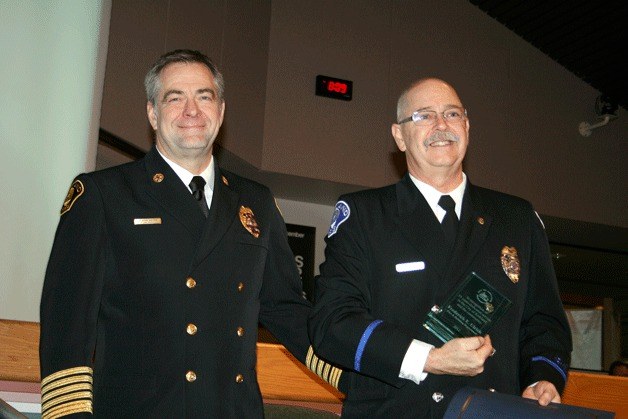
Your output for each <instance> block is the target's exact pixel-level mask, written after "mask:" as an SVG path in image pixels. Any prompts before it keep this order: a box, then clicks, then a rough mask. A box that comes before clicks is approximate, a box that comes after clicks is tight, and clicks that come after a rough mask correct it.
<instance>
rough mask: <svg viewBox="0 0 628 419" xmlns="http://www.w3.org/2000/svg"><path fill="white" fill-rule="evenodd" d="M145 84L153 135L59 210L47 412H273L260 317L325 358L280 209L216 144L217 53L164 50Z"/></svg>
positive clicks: (295, 347) (302, 353)
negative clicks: (227, 164) (220, 156)
mask: <svg viewBox="0 0 628 419" xmlns="http://www.w3.org/2000/svg"><path fill="white" fill-rule="evenodd" d="M145 87H146V95H147V99H148V101H147V105H146V106H147V114H148V119H149V121H150V124H151V126H152V127H153V129H154V130H155V146H154V147H153V148H152V149H151V150H150V151H149V152H148V154H147V155H146V156H145V157H144V158H142V159H140V160H138V161H136V162H132V163H129V164H125V165H122V166H118V167H114V168H110V169H106V170H102V171H98V172H94V173H88V174H82V175H80V176H78V177H77V178H76V179H75V180H74V182H73V184H72V186H71V188H70V191H69V192H68V195H67V197H66V199H65V201H64V203H63V207H62V209H61V219H60V221H59V226H58V229H57V233H56V237H55V242H54V246H53V249H52V253H51V255H50V260H49V263H48V269H47V271H46V278H45V283H44V289H43V294H42V300H41V313H40V314H41V339H40V358H41V376H42V378H43V380H42V415H43V417H44V418H56V417H61V416H66V415H73V416H89V415H91V414H93V415H94V416H96V417H101V418H144V417H145V418H262V417H263V405H262V399H261V393H260V390H259V387H258V384H257V377H256V372H255V366H256V342H257V327H258V322H260V323H262V324H263V325H264V326H265V327H266V328H267V329H268V330H270V332H272V333H273V335H274V336H275V337H276V338H277V339H279V340H280V341H281V342H282V343H283V344H284V345H285V346H286V347H287V348H288V349H289V350H290V351H291V352H292V353H293V354H294V355H295V356H296V357H297V358H298V359H299V360H301V361H302V362H305V360H306V356H307V359H308V360H309V361H311V362H314V363H315V364H316V365H317V366H324V365H325V364H324V363H323V362H322V361H320V360H318V358H316V357H315V356H313V355H312V352H311V350H310V347H309V340H308V336H307V317H308V314H309V312H310V308H311V307H310V304H309V302H308V301H307V300H305V299H304V298H303V297H302V285H301V280H300V277H299V274H298V271H297V267H296V264H295V262H294V257H293V254H292V252H291V250H290V247H289V246H288V241H287V234H286V227H285V224H284V221H283V219H282V217H281V215H280V213H279V210H278V209H277V207H276V205H275V202H274V199H273V196H272V195H271V193H270V191H269V190H268V189H267V188H266V187H264V186H262V185H260V184H258V183H255V182H253V181H250V180H247V179H244V178H242V177H240V176H237V175H235V174H233V173H230V172H228V171H226V170H223V169H221V168H220V167H219V166H218V164H216V162H215V160H214V158H213V156H212V149H213V144H214V141H215V139H216V136H217V135H218V132H219V130H220V127H221V125H222V122H223V117H224V113H225V100H224V81H223V77H222V75H221V74H220V72H219V71H218V70H217V68H216V66H215V65H214V64H213V63H212V62H211V61H210V60H209V59H208V58H207V57H206V56H204V55H203V54H201V53H199V52H197V51H190V50H177V51H172V52H170V53H167V54H165V55H163V56H162V57H161V58H160V59H159V60H158V61H157V62H156V63H155V65H154V66H153V67H152V69H151V70H150V71H149V72H148V74H147V76H146V79H145ZM323 370H324V371H325V374H322V375H324V378H328V379H330V381H332V384H335V385H338V383H339V380H340V377H341V375H340V371H339V370H337V369H333V368H329V366H327V368H322V369H321V370H320V371H323Z"/></svg>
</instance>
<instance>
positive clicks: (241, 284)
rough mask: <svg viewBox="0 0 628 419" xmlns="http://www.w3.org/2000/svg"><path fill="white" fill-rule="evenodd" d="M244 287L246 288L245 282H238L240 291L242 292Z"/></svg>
mask: <svg viewBox="0 0 628 419" xmlns="http://www.w3.org/2000/svg"><path fill="white" fill-rule="evenodd" d="M243 289H244V284H243V283H242V282H240V283H239V284H238V291H239V292H242V290H243Z"/></svg>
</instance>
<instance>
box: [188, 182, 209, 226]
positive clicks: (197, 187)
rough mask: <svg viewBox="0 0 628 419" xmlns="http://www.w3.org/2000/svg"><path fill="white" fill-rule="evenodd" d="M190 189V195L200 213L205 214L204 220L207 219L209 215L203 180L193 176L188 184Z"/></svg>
mask: <svg viewBox="0 0 628 419" xmlns="http://www.w3.org/2000/svg"><path fill="white" fill-rule="evenodd" d="M190 189H191V190H192V195H193V196H194V198H195V199H196V200H197V201H198V205H199V206H200V207H201V211H203V214H205V218H207V216H208V215H209V207H208V206H207V200H206V199H205V192H204V189H205V179H203V178H202V177H200V176H194V177H193V178H192V181H191V182H190Z"/></svg>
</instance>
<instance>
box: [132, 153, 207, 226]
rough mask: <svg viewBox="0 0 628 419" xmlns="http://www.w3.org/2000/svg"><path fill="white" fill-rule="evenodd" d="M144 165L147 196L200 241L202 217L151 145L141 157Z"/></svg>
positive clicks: (185, 187)
mask: <svg viewBox="0 0 628 419" xmlns="http://www.w3.org/2000/svg"><path fill="white" fill-rule="evenodd" d="M144 164H145V167H146V182H147V187H146V191H147V193H148V195H150V196H151V197H152V198H153V199H154V200H155V201H156V202H157V204H158V205H160V206H161V207H163V209H164V210H165V211H166V212H167V213H168V214H170V215H171V216H172V217H173V218H175V219H176V220H177V221H178V222H179V223H181V224H182V225H183V226H185V228H186V229H187V230H188V231H189V233H190V234H192V235H193V236H196V237H197V238H200V236H201V230H202V228H203V224H204V222H205V221H206V220H205V217H204V216H203V213H202V212H201V211H200V210H199V208H198V203H197V202H196V201H195V200H194V197H193V196H192V194H191V193H190V191H189V189H188V188H187V186H186V185H184V184H183V182H181V179H180V178H179V176H177V174H176V173H175V172H174V171H173V170H172V168H171V167H170V166H169V165H168V163H166V161H165V160H164V159H162V158H161V156H160V155H159V153H158V152H157V149H156V148H155V146H153V147H152V148H151V150H150V151H149V152H148V153H147V154H146V157H144Z"/></svg>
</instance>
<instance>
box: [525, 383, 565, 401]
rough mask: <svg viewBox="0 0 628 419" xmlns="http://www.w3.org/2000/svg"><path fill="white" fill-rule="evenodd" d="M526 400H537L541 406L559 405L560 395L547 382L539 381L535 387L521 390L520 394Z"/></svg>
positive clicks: (552, 385)
mask: <svg viewBox="0 0 628 419" xmlns="http://www.w3.org/2000/svg"><path fill="white" fill-rule="evenodd" d="M521 396H522V397H525V398H526V399H532V400H538V402H539V404H540V405H541V406H547V405H548V404H549V403H550V402H554V403H560V394H558V390H556V387H554V384H552V383H550V382H549V381H539V382H538V383H536V385H534V386H531V387H528V388H526V389H525V390H523V393H522V394H521Z"/></svg>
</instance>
